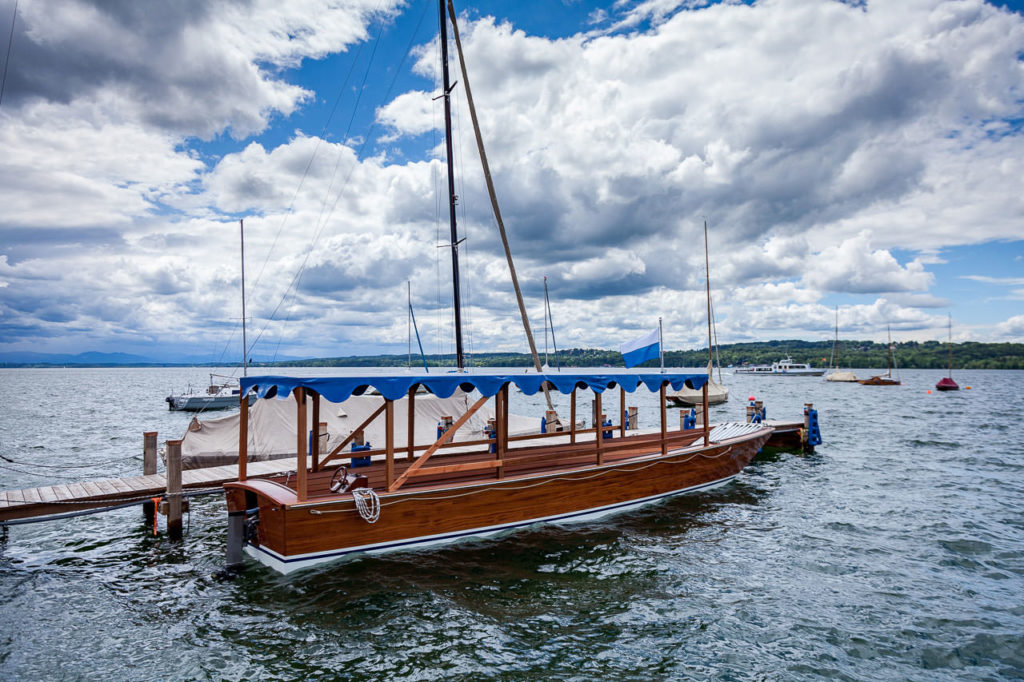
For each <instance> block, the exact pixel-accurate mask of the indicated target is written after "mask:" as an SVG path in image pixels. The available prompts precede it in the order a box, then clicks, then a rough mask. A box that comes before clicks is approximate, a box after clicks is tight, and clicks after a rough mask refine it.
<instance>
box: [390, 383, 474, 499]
mask: <svg viewBox="0 0 1024 682" xmlns="http://www.w3.org/2000/svg"><path fill="white" fill-rule="evenodd" d="M488 400H490V398H487V397H486V396H485V397H483V398H480V400H478V401H476V402H475V403H474V404H473V406H472V407H470V408H469V410H467V411H466V413H465V414H464V415H462V416H461V417H459V418H458V419H457V420H456V421H455V423H454V424H452V426H451V428H450V429H448V430H447V431H445V432H444V433H442V434H441V437H440V438H438V439H437V440H436V441H434V444H433V445H431V446H430V447H429V448H427V450H426V452H424V453H423V454H422V455H420V456H419V458H418V459H417V460H416V461H415V462H413V463H412V464H410V465H409V468H408V469H406V470H405V473H403V474H402V475H401V476H399V477H398V480H396V481H395V482H394V483H390V482H389V484H388V492H389V493H392V492H394V491H396V490H398V489H399V488H401V487H402V485H403V484H404V483H405V482H406V480H408V478H409V477H410V476H411V475H412V472H415V471H416V470H417V469H419V468H420V467H421V466H423V465H424V464H426V462H427V460H428V459H430V457H431V455H433V454H434V453H435V452H437V450H438V448H440V447H441V446H442V445H444V444H445V443H447V442H448V441H450V440H451V439H452V438H453V437H454V436H455V432H456V431H458V430H459V429H460V428H461V427H462V425H463V424H465V423H466V422H468V421H469V419H470V417H472V416H473V415H474V414H476V412H477V410H479V409H480V408H481V407H483V406H484V403H486V402H487V401H488Z"/></svg>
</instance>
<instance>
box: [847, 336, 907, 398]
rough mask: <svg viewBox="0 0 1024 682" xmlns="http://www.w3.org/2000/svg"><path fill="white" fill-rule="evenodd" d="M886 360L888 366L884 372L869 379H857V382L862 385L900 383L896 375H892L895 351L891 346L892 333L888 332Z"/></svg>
mask: <svg viewBox="0 0 1024 682" xmlns="http://www.w3.org/2000/svg"><path fill="white" fill-rule="evenodd" d="M887 333H888V332H887ZM888 362H889V368H888V369H887V370H886V372H885V374H879V375H878V376H873V377H871V378H870V379H860V380H859V381H857V383H858V384H860V385H862V386H899V385H900V380H899V378H898V377H894V376H893V375H892V370H893V368H894V367H895V366H896V353H895V351H894V350H893V347H892V334H891V333H890V334H889V357H888Z"/></svg>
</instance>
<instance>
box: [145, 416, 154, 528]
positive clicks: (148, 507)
mask: <svg viewBox="0 0 1024 682" xmlns="http://www.w3.org/2000/svg"><path fill="white" fill-rule="evenodd" d="M156 437H157V432H156V431H146V432H145V433H143V434H142V475H143V476H151V475H153V474H155V473H156ZM142 513H143V516H144V518H145V520H146V525H147V526H148V525H150V524H151V523H153V518H154V514H155V513H156V505H154V504H153V503H152V502H143V503H142Z"/></svg>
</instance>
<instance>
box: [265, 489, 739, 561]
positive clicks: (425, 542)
mask: <svg viewBox="0 0 1024 682" xmlns="http://www.w3.org/2000/svg"><path fill="white" fill-rule="evenodd" d="M737 475H738V474H733V475H731V476H726V477H725V478H721V479H718V480H717V481H711V482H710V483H702V484H700V485H695V486H690V487H688V488H681V489H679V490H673V491H671V492H667V493H660V494H658V495H651V496H650V497H644V498H640V499H637V500H631V501H629V502H619V503H617V504H612V505H607V506H603V507H592V508H590V509H583V510H580V511H574V512H569V513H567V514H557V515H554V516H542V517H538V518H534V519H527V520H525V521H516V522H513V523H506V524H500V525H495V526H483V527H480V528H470V529H467V530H462V531H456V532H453V533H444V534H441V535H423V536H419V537H415V538H409V539H406V540H395V541H391V542H383V543H378V544H373V545H361V546H358V547H346V548H344V549H335V550H329V551H327V552H314V553H310V554H299V555H296V556H292V557H285V556H284V555H282V554H279V553H277V552H275V551H274V550H272V549H268V548H266V547H262V546H261V547H254V546H253V545H246V546H245V551H246V552H247V553H248V554H249V556H251V557H253V558H254V559H256V560H257V561H259V562H260V563H262V564H265V565H267V566H269V567H270V568H273V569H274V570H276V571H279V572H280V573H292V572H294V571H297V570H300V569H303V568H309V567H311V566H316V565H317V564H322V563H326V562H328V561H334V560H337V559H339V558H341V557H346V556H352V555H358V554H384V553H386V552H394V551H399V550H404V549H425V548H428V547H437V546H440V545H446V544H450V543H452V542H457V541H459V540H463V539H467V538H483V537H491V536H494V535H498V534H501V533H505V532H509V531H512V530H515V529H517V528H523V527H525V526H532V525H535V524H540V523H580V522H585V521H593V520H595V519H600V518H603V517H605V516H610V515H612V514H618V513H619V512H624V511H629V510H631V509H636V508H637V507H642V506H643V505H646V504H651V503H653V502H657V501H659V500H664V499H667V498H669V497H675V496H676V495H683V494H686V493H692V492H697V491H699V490H710V489H712V488H717V487H719V486H721V485H725V484H726V483H728V482H730V481H731V480H733V479H734V478H736V476H737Z"/></svg>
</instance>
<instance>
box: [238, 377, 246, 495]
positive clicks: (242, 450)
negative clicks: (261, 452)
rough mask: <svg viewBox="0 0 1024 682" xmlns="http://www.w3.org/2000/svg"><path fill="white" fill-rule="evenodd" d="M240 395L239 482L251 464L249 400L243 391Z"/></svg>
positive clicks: (242, 479) (243, 478)
mask: <svg viewBox="0 0 1024 682" xmlns="http://www.w3.org/2000/svg"><path fill="white" fill-rule="evenodd" d="M238 393H239V403H238V405H239V412H238V480H239V481H244V480H245V475H246V466H247V465H248V463H249V400H248V398H247V397H246V396H245V395H242V392H241V391H239V392H238Z"/></svg>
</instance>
